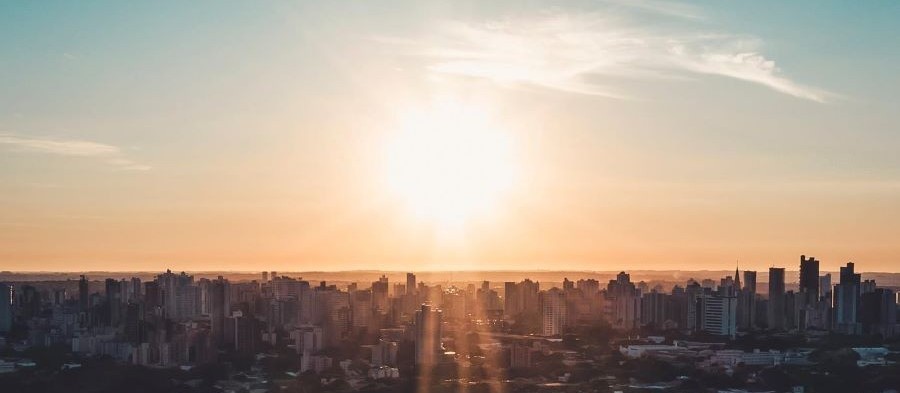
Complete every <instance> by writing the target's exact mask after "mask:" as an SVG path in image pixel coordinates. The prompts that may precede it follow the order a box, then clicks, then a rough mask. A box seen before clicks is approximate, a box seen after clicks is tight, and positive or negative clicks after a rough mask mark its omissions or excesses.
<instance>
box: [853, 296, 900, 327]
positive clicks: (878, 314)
mask: <svg viewBox="0 0 900 393" xmlns="http://www.w3.org/2000/svg"><path fill="white" fill-rule="evenodd" d="M859 320H860V324H861V325H862V331H863V333H865V334H879V335H881V336H882V337H891V336H893V335H894V334H895V328H896V325H897V301H896V296H895V295H894V291H892V290H890V289H887V288H876V289H875V290H873V291H871V292H866V293H863V294H862V295H861V296H860V307H859Z"/></svg>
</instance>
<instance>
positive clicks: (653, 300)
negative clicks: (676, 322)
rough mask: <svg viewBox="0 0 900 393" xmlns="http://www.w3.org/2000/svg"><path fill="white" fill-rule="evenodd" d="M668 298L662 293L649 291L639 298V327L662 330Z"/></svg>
mask: <svg viewBox="0 0 900 393" xmlns="http://www.w3.org/2000/svg"><path fill="white" fill-rule="evenodd" d="M668 297H669V295H666V294H664V293H660V292H656V291H650V292H648V293H645V294H643V295H642V296H641V325H653V326H655V327H656V328H662V327H663V324H664V323H665V322H666V319H667V318H666V317H667V314H668V313H667V312H666V308H667V307H666V306H667V305H668Z"/></svg>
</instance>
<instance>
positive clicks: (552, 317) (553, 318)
mask: <svg viewBox="0 0 900 393" xmlns="http://www.w3.org/2000/svg"><path fill="white" fill-rule="evenodd" d="M566 311H567V310H566V294H565V292H563V291H561V290H560V289H559V288H551V289H550V290H548V291H544V292H542V293H541V326H542V329H541V332H542V334H543V335H545V336H556V335H560V334H563V332H564V331H565V325H566V318H567V312H566Z"/></svg>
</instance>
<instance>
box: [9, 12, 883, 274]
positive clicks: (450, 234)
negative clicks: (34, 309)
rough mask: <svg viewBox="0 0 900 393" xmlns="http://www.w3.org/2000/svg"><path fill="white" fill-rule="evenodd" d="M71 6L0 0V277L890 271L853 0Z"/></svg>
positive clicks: (877, 119)
mask: <svg viewBox="0 0 900 393" xmlns="http://www.w3.org/2000/svg"><path fill="white" fill-rule="evenodd" d="M70 7H72V6H71V5H66V4H27V5H24V4H15V5H14V4H9V5H0V48H10V51H8V53H7V54H6V55H4V56H3V59H4V61H3V62H0V87H2V88H0V270H19V271H53V270H58V271H80V270H162V269H165V268H168V267H171V268H173V269H176V270H242V271H253V270H262V269H266V270H284V271H304V270H347V269H388V270H443V269H548V270H619V269H626V270H627V269H667V270H671V269H687V270H697V269H730V268H732V267H733V266H734V264H735V262H736V261H738V260H739V261H740V265H741V267H742V268H748V269H757V270H764V269H766V268H767V267H769V266H772V265H776V266H784V267H787V268H788V269H791V270H792V269H796V268H797V263H798V262H797V260H798V257H799V255H800V254H806V255H814V256H816V257H818V258H819V259H820V260H821V261H822V269H823V270H836V269H837V267H838V266H839V265H843V264H844V263H846V262H847V261H849V260H852V261H854V262H856V263H857V266H858V268H859V269H861V270H863V271H891V272H897V271H900V263H898V261H900V242H898V241H897V238H898V234H900V171H898V168H900V155H898V154H897V151H898V148H900V139H898V138H900V136H898V135H900V134H897V132H896V130H898V129H900V116H898V114H897V111H896V108H897V107H898V105H900V102H898V101H897V100H898V98H897V95H896V94H895V93H896V91H898V90H900V76H898V74H897V73H896V72H895V71H896V70H895V67H894V66H893V64H896V62H897V61H900V49H898V48H900V47H897V46H894V47H880V46H877V45H857V43H860V42H875V41H877V40H879V39H882V38H883V37H881V34H883V33H882V30H883V31H894V30H895V29H896V27H897V26H896V24H895V23H894V22H895V21H893V20H892V19H890V18H887V17H886V16H888V15H891V13H890V12H883V11H879V10H878V9H877V7H860V8H859V9H857V8H854V9H852V10H844V9H837V8H840V7H834V8H836V9H834V10H829V9H824V8H826V7H823V9H817V10H815V11H814V12H815V13H816V17H815V18H810V17H808V13H809V12H810V10H806V9H803V7H796V6H793V5H785V6H784V9H783V10H782V11H783V12H782V13H780V14H783V15H784V17H785V18H787V19H785V20H790V21H791V23H780V22H773V21H772V19H771V12H770V9H769V7H766V6H763V5H756V3H751V4H741V5H738V4H730V5H729V7H734V8H741V9H740V10H739V11H740V12H737V10H735V9H732V8H728V9H722V8H720V7H723V6H722V5H710V6H708V7H705V8H703V7H697V6H689V5H682V6H679V7H676V8H665V9H657V8H654V7H649V8H648V7H644V8H639V7H631V6H629V5H627V4H624V5H623V4H618V5H611V4H605V3H603V4H601V3H597V4H594V3H591V4H588V5H577V6H576V5H566V6H560V5H551V4H541V3H540V2H536V3H535V4H533V5H529V6H528V7H526V8H525V9H517V10H512V9H508V8H507V7H505V6H503V5H497V4H486V3H483V2H473V3H472V4H469V5H468V6H463V5H458V6H438V5H435V4H419V3H416V4H410V5H409V7H397V8H396V9H382V8H379V7H375V6H373V5H370V4H368V3H366V4H336V3H331V2H328V4H318V3H316V4H298V5H267V6H262V5H260V6H253V7H251V6H249V5H232V6H231V7H221V8H218V9H214V10H212V11H211V10H210V9H209V8H207V7H199V6H196V5H191V4H177V3H174V4H168V5H157V6H154V7H162V8H164V9H153V10H142V9H136V8H132V7H150V6H149V5H148V6H136V5H135V6H132V7H129V6H126V5H124V4H123V5H116V6H109V7H93V6H84V7H77V8H78V9H69V8H70ZM120 7H121V8H120ZM887 7H894V6H887ZM149 11H153V12H149ZM847 12H856V13H862V14H864V15H862V16H860V17H861V18H864V19H861V20H868V21H870V25H871V27H872V28H871V29H858V30H854V31H848V32H846V36H845V35H841V36H840V37H835V36H834V34H831V33H832V31H831V28H832V27H833V26H834V25H838V24H839V22H840V20H841V18H842V16H841V15H844V14H846V13H847ZM73 13H76V14H73ZM110 13H112V14H110ZM210 13H212V14H211V15H210ZM73 15H77V17H76V16H73ZM737 15H739V16H740V17H737ZM200 16H203V17H200ZM797 21H804V22H803V23H804V25H803V26H797V25H795V24H794V22H797ZM160 26H163V27H165V28H160ZM879 29H881V30H879ZM660 37H663V38H660ZM861 75H865V77H861Z"/></svg>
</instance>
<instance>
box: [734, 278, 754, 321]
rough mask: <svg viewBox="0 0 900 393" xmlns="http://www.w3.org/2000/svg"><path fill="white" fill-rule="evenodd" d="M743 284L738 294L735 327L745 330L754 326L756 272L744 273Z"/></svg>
mask: <svg viewBox="0 0 900 393" xmlns="http://www.w3.org/2000/svg"><path fill="white" fill-rule="evenodd" d="M743 284H744V285H743V288H741V290H740V291H739V292H738V305H737V325H738V327H739V328H741V329H744V330H747V329H751V328H753V327H755V326H756V272H755V271H750V270H746V271H744V283H743Z"/></svg>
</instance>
